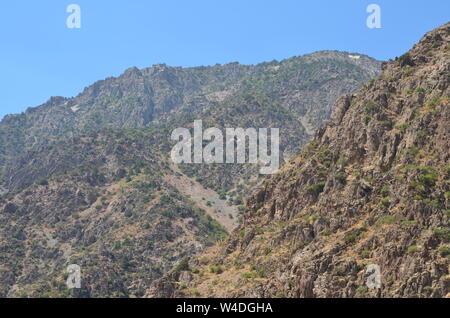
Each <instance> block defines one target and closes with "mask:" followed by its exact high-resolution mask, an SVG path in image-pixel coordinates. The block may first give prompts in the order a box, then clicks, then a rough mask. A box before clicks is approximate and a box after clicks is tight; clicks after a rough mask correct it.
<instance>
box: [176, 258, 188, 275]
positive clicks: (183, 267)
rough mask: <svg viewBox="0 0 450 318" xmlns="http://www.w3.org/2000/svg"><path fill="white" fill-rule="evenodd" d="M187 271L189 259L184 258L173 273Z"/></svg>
mask: <svg viewBox="0 0 450 318" xmlns="http://www.w3.org/2000/svg"><path fill="white" fill-rule="evenodd" d="M188 270H189V258H188V257H185V258H183V259H182V260H181V261H180V262H179V263H178V265H177V266H176V267H175V271H177V272H181V271H188Z"/></svg>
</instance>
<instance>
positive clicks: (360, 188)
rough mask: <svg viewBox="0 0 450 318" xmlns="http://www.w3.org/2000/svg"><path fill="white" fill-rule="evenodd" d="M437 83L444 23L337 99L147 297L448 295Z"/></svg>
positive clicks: (447, 153) (448, 31)
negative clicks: (221, 231) (235, 213)
mask: <svg viewBox="0 0 450 318" xmlns="http://www.w3.org/2000/svg"><path fill="white" fill-rule="evenodd" d="M449 84H450V23H449V24H446V25H444V26H442V27H440V28H438V29H436V30H434V31H432V32H430V33H428V34H426V35H425V36H424V37H423V39H422V40H421V41H420V42H419V43H418V44H416V45H415V46H414V48H413V49H412V50H411V51H410V52H408V53H406V54H405V55H403V56H401V57H400V58H398V59H396V60H395V61H390V62H388V63H385V64H384V65H383V73H382V75H381V76H380V77H379V78H377V79H375V80H372V81H371V82H370V83H368V84H367V85H366V86H365V87H364V88H363V89H361V90H360V91H359V92H358V93H356V94H351V95H347V96H344V97H342V98H341V99H340V100H339V101H338V103H337V106H336V109H335V111H334V114H333V117H332V120H331V121H330V122H329V123H328V124H327V125H326V127H324V128H323V129H321V130H320V131H319V132H318V133H317V136H316V138H315V139H314V140H313V141H312V142H311V143H310V144H309V145H307V146H306V147H305V148H304V149H303V151H302V153H301V154H300V155H299V156H297V157H295V158H294V159H292V160H291V161H290V162H288V163H286V164H285V166H284V167H283V169H282V170H281V171H280V173H279V174H278V175H276V176H273V177H271V178H270V179H267V180H266V181H264V182H263V184H262V185H261V186H260V187H259V188H258V189H257V190H256V191H255V192H254V194H253V195H252V196H251V197H250V199H249V200H248V204H247V207H246V211H245V214H244V219H243V224H242V225H240V226H239V227H238V228H237V229H236V230H235V231H234V232H233V233H232V235H231V237H230V238H229V239H228V240H226V241H225V242H224V243H223V244H220V245H219V246H216V247H214V248H213V249H211V250H209V251H208V252H205V253H204V254H202V255H200V256H199V257H195V258H192V259H191V261H190V263H189V270H190V278H189V280H188V281H187V282H186V281H183V282H181V279H180V277H181V275H180V273H178V272H179V271H174V272H171V273H169V274H168V275H166V276H165V277H164V278H163V279H161V280H158V281H157V282H155V284H154V285H152V286H151V288H150V289H149V290H148V292H147V296H148V297H153V296H158V297H161V296H166V297H178V296H189V297H197V296H203V297H205V296H206V297H445V296H449V293H450V276H449V255H450V245H449V244H450V230H449V221H450V205H449V204H450V201H449V200H450V150H449V149H450V129H449V127H450V88H449ZM377 271H379V274H380V275H379V276H378V275H377ZM177 273H178V274H177ZM177 279H178V281H177ZM377 283H379V285H378V284H377Z"/></svg>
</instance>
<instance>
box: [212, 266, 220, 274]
mask: <svg viewBox="0 0 450 318" xmlns="http://www.w3.org/2000/svg"><path fill="white" fill-rule="evenodd" d="M209 271H210V272H211V273H213V274H222V273H223V268H222V267H221V266H211V267H210V268H209Z"/></svg>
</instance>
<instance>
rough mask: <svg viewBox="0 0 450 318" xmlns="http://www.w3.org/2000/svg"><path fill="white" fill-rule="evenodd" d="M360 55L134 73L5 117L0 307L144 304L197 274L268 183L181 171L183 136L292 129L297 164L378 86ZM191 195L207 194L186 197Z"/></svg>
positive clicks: (374, 70)
mask: <svg viewBox="0 0 450 318" xmlns="http://www.w3.org/2000/svg"><path fill="white" fill-rule="evenodd" d="M348 55H349V54H347V53H343V52H334V51H325V52H318V53H314V54H310V55H307V56H303V57H294V58H291V59H288V60H284V61H281V62H277V61H274V62H270V63H263V64H259V65H255V66H246V65H240V64H238V63H231V64H227V65H223V66H220V65H217V66H213V67H196V68H186V69H184V68H176V67H169V66H166V65H155V66H153V67H151V68H148V69H143V70H139V69H137V68H130V69H128V70H126V71H125V72H124V74H122V75H121V76H120V77H118V78H108V79H105V80H103V81H99V82H97V83H95V84H93V85H92V86H90V87H88V88H86V89H85V90H84V91H83V92H82V93H81V94H80V95H78V96H77V97H74V98H62V97H53V98H51V99H50V100H49V101H48V102H47V103H45V104H44V105H42V106H39V107H36V108H30V109H28V110H27V111H26V112H25V113H23V114H20V115H11V116H6V117H5V118H4V119H3V120H2V121H1V122H0V174H1V178H0V297H18V296H24V297H26V296H30V297H68V296H74V297H141V296H143V295H144V294H145V292H146V289H147V288H148V286H149V285H150V284H151V283H152V282H153V281H154V280H155V279H158V278H160V277H161V276H162V275H163V274H164V273H166V272H167V271H169V270H170V269H172V268H173V266H174V265H176V264H177V263H178V262H180V261H181V263H180V266H178V267H177V268H178V269H183V268H185V263H184V262H185V258H186V257H187V256H191V255H194V254H196V253H198V252H200V251H202V250H204V249H205V248H206V247H208V246H211V245H212V244H213V243H215V242H217V241H221V240H223V239H224V238H225V237H226V235H227V232H226V231H225V228H231V227H232V226H234V225H235V223H236V220H237V217H236V216H237V210H238V208H237V207H238V206H239V205H241V204H243V202H242V201H243V194H244V193H245V192H246V191H247V190H246V189H247V188H249V187H251V186H252V184H256V183H257V182H258V176H257V174H256V171H257V169H255V167H252V166H249V165H235V166H233V168H232V169H230V168H229V166H228V167H226V166H225V165H217V166H204V165H195V166H187V165H184V166H182V165H180V166H179V167H174V166H173V165H172V163H171V162H170V160H169V157H168V154H169V153H170V149H171V144H170V142H169V138H170V134H171V131H172V130H173V129H174V128H176V127H189V125H192V122H193V121H194V119H203V122H204V126H205V127H211V126H215V127H219V128H222V127H225V126H228V127H244V128H245V127H257V128H258V127H281V128H282V129H284V130H283V136H284V137H283V139H282V145H281V150H282V151H284V154H285V156H288V155H290V154H291V153H292V152H293V151H294V150H295V149H298V148H299V147H300V146H301V145H303V144H305V143H306V142H307V141H308V140H310V139H311V138H312V136H311V131H312V130H314V129H316V128H318V127H319V126H320V125H321V124H322V123H324V121H325V120H326V119H328V117H329V115H330V112H331V107H332V106H333V104H334V102H335V101H336V99H337V98H338V96H340V95H341V94H343V93H348V92H353V91H355V90H357V89H359V88H360V87H361V86H362V85H363V83H365V82H366V81H368V80H369V79H370V78H373V77H374V76H376V75H377V74H378V73H379V68H380V62H378V61H375V60H373V59H370V58H368V57H366V56H361V58H360V59H359V60H355V59H353V58H350V57H349V56H348ZM304 125H305V126H304ZM195 179H196V180H195ZM194 185H195V187H194ZM189 187H191V188H195V189H199V191H200V192H201V193H202V195H197V196H194V195H192V196H189V191H184V192H183V190H185V189H186V188H189ZM206 187H208V188H209V189H207V190H208V191H206V190H205V189H204V188H206ZM211 189H214V190H215V191H216V192H214V193H213V194H211V192H212V190H211ZM203 190H204V191H203ZM218 192H220V193H218ZM212 198H213V199H212ZM225 199H227V200H228V202H227V201H225ZM219 200H220V202H214V201H219ZM227 203H228V204H229V206H227ZM224 206H225V207H226V209H225V208H224V209H223V210H221V208H220V207H224ZM229 211H231V212H229ZM224 220H225V221H227V222H225V221H224ZM230 223H232V224H230ZM224 227H225V228H224ZM71 264H76V265H79V266H80V267H81V273H82V277H81V278H82V288H81V289H75V290H69V289H68V288H67V286H66V279H67V275H68V273H67V267H68V266H69V265H71ZM183 264H184V265H183ZM181 265H183V266H181ZM179 277H180V279H181V280H182V281H186V282H187V281H189V280H190V278H191V276H190V274H189V275H188V274H183V275H180V276H179Z"/></svg>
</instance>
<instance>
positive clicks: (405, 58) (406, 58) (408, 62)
mask: <svg viewBox="0 0 450 318" xmlns="http://www.w3.org/2000/svg"><path fill="white" fill-rule="evenodd" d="M397 62H398V65H400V66H401V67H405V66H414V62H413V60H412V58H411V56H410V55H409V53H405V54H403V55H402V56H400V57H399V58H398V59H397Z"/></svg>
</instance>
